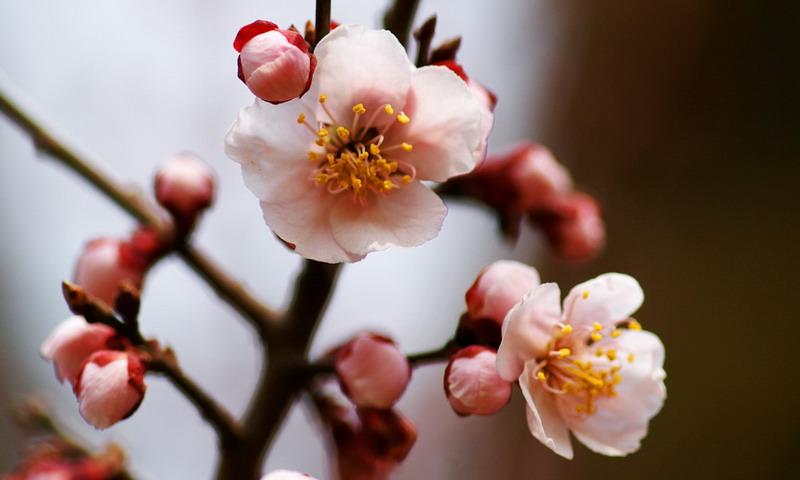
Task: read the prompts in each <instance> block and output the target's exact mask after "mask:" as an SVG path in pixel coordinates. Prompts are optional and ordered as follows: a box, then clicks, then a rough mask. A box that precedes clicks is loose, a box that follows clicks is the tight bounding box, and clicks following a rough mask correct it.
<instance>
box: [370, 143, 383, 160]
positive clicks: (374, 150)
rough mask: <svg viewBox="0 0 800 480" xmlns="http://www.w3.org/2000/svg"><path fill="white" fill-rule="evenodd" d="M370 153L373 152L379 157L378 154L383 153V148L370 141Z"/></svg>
mask: <svg viewBox="0 0 800 480" xmlns="http://www.w3.org/2000/svg"><path fill="white" fill-rule="evenodd" d="M369 153H371V154H373V155H375V156H376V157H377V156H378V155H380V154H381V149H380V148H378V146H377V145H375V144H374V143H370V144H369Z"/></svg>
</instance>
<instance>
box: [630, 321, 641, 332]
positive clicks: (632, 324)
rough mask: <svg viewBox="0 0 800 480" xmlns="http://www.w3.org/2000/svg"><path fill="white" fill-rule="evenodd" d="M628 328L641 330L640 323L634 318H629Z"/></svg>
mask: <svg viewBox="0 0 800 480" xmlns="http://www.w3.org/2000/svg"><path fill="white" fill-rule="evenodd" d="M628 328H630V329H631V330H641V329H642V324H641V323H639V322H637V321H636V320H631V321H629V322H628Z"/></svg>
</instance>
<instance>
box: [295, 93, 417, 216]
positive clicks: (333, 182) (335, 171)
mask: <svg viewBox="0 0 800 480" xmlns="http://www.w3.org/2000/svg"><path fill="white" fill-rule="evenodd" d="M327 100H328V97H327V95H325V94H322V95H320V96H319V103H320V104H321V105H322V109H323V110H324V112H325V113H326V114H327V116H328V117H329V118H330V121H328V122H320V123H319V125H318V126H317V127H316V128H314V127H313V126H311V125H310V124H309V123H307V122H306V115H305V114H303V113H301V114H300V115H298V117H297V123H299V124H303V125H305V127H306V128H308V129H309V130H310V131H311V132H313V133H314V138H315V140H314V143H316V144H317V145H318V146H320V147H322V148H323V149H324V151H321V152H317V151H309V152H308V161H309V162H311V163H315V164H316V168H315V170H314V172H313V174H312V176H311V180H313V181H314V183H316V184H317V185H327V188H328V190H329V191H330V192H331V193H339V192H342V191H345V190H347V191H350V192H351V193H352V194H353V195H354V197H356V198H358V199H360V200H361V201H363V199H364V198H365V197H366V195H367V194H368V193H369V192H376V193H380V194H386V193H388V192H390V191H391V190H394V189H396V188H399V187H402V186H406V185H409V184H410V183H411V182H413V181H414V178H415V177H416V173H415V169H414V167H413V166H411V165H409V164H406V163H403V162H398V161H393V160H392V158H391V156H386V154H387V152H390V151H391V152H394V151H400V150H402V151H404V152H410V151H412V150H413V148H414V146H413V145H412V144H410V143H407V142H400V143H398V144H395V145H388V146H387V145H386V144H385V143H384V136H383V132H384V131H386V130H388V128H389V126H391V123H390V124H389V125H384V126H383V127H381V129H378V128H376V127H373V126H371V124H372V123H373V122H374V120H375V119H376V118H377V116H378V115H379V113H381V112H380V110H376V111H374V112H373V113H372V115H371V118H368V117H364V118H367V120H366V122H364V121H363V119H362V118H361V116H362V115H364V114H365V113H367V109H366V108H365V107H364V105H363V104H361V103H359V104H356V105H353V107H352V112H353V117H352V122H351V123H350V124H348V125H347V127H345V126H344V125H343V124H340V123H339V122H338V121H337V119H336V118H334V116H333V113H332V110H330V109H329V108H328V106H327V105H326V101H327ZM382 110H383V113H385V114H386V115H392V116H395V110H394V108H393V107H392V106H391V105H388V104H387V105H384V106H383V107H382ZM360 120H362V121H361V122H360V123H359V121H360ZM395 120H396V121H397V122H399V123H400V124H402V125H405V124H407V123H409V122H410V121H411V119H410V118H409V117H408V115H406V114H405V113H403V112H400V113H399V114H398V115H396V116H395ZM364 123H366V124H364ZM331 132H335V133H331Z"/></svg>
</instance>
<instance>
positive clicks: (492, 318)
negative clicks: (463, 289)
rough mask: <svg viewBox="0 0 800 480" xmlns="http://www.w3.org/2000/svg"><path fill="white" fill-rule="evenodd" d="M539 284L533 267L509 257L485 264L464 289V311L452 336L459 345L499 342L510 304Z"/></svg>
mask: <svg viewBox="0 0 800 480" xmlns="http://www.w3.org/2000/svg"><path fill="white" fill-rule="evenodd" d="M538 286H539V272H537V271H536V269H535V268H533V267H531V266H529V265H525V264H524V263H520V262H515V261H513V260H499V261H497V262H494V263H492V264H490V265H488V266H486V267H484V269H483V270H481V272H480V273H479V274H478V278H476V279H475V282H474V283H473V284H472V286H471V287H470V288H469V290H467V294H466V296H465V299H466V302H467V313H465V314H464V316H462V317H461V322H460V324H459V327H458V333H457V334H456V339H457V341H458V343H459V344H460V345H469V344H473V343H480V344H486V345H491V346H493V347H494V348H497V347H498V346H499V345H500V340H501V337H502V335H501V329H502V326H503V320H504V319H505V318H506V314H507V313H508V311H509V310H511V307H513V306H514V305H516V303H517V302H519V300H520V299H521V298H522V297H523V296H524V295H525V294H526V293H528V292H529V291H531V290H533V289H534V288H536V287H538Z"/></svg>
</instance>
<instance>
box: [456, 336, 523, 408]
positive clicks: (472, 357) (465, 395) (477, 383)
mask: <svg viewBox="0 0 800 480" xmlns="http://www.w3.org/2000/svg"><path fill="white" fill-rule="evenodd" d="M496 361H497V352H496V351H495V350H494V349H492V348H488V347H482V346H479V345H472V346H469V347H467V348H464V349H462V350H459V351H458V352H457V353H456V354H455V355H453V357H452V358H451V359H450V362H449V363H448V364H447V368H446V369H445V372H444V391H445V394H446V395H447V400H448V401H449V402H450V406H451V407H452V408H453V410H454V411H455V412H456V413H458V414H459V415H491V414H493V413H496V412H497V411H499V410H500V409H501V408H503V407H504V406H505V405H506V404H507V403H508V401H509V399H510V398H511V383H509V382H507V381H505V380H503V379H502V378H501V377H500V374H499V373H498V372H497V367H496V366H495V363H496Z"/></svg>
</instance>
